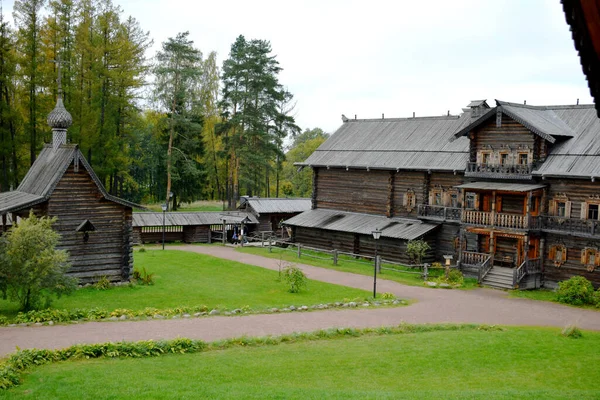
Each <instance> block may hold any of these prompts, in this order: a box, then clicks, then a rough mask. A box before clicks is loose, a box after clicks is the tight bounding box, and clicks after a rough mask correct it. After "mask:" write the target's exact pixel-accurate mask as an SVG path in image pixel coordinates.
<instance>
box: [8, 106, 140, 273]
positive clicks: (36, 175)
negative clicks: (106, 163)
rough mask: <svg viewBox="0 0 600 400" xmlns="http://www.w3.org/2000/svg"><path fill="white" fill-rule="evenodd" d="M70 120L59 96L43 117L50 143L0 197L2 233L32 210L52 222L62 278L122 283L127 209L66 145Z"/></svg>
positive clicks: (128, 252) (127, 251)
mask: <svg viewBox="0 0 600 400" xmlns="http://www.w3.org/2000/svg"><path fill="white" fill-rule="evenodd" d="M71 122H72V119H71V115H70V114H69V113H68V111H67V110H66V109H65V108H64V106H63V103H62V99H61V98H60V96H59V99H58V102H57V105H56V107H55V109H54V110H53V111H52V112H51V113H50V115H49V116H48V124H49V125H50V127H51V128H52V143H50V144H47V145H45V147H44V149H43V150H42V152H41V153H40V154H39V156H38V157H37V159H36V160H35V162H34V164H33V165H32V166H31V168H30V169H29V171H28V173H27V175H26V176H25V178H24V179H23V181H22V182H21V184H20V185H19V187H18V188H17V189H16V190H14V191H11V192H4V193H0V217H1V219H2V221H1V225H2V231H5V230H6V229H7V228H8V224H9V222H10V221H12V222H13V224H14V223H18V219H19V218H25V217H27V216H28V215H29V211H30V210H33V211H34V213H35V214H36V215H38V216H49V217H57V218H58V221H57V222H56V223H55V224H54V229H55V230H56V231H57V232H58V233H59V234H60V241H59V245H58V247H59V248H60V249H63V250H67V251H68V252H69V261H70V263H71V269H70V270H69V271H68V273H69V274H70V275H72V276H75V277H77V278H79V280H80V282H81V283H86V282H93V281H95V280H97V279H98V278H99V277H101V276H106V277H107V278H108V279H110V280H111V281H121V280H128V279H129V277H130V274H131V272H132V268H133V256H132V242H131V233H132V224H131V221H132V207H139V206H137V205H135V204H133V203H130V202H128V201H126V200H123V199H119V198H117V197H114V196H111V195H110V194H109V193H108V192H107V191H106V189H105V188H104V186H103V185H102V182H100V180H99V179H98V177H97V176H96V174H95V173H94V170H93V169H92V167H91V166H90V165H89V164H88V162H87V161H86V159H85V157H84V156H83V154H82V153H81V151H80V150H79V147H78V146H77V145H74V144H67V128H68V127H69V126H70V125H71Z"/></svg>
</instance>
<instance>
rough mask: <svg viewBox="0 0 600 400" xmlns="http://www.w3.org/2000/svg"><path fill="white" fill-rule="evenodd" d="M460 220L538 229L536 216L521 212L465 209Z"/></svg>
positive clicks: (513, 227) (471, 223)
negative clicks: (510, 212) (528, 215)
mask: <svg viewBox="0 0 600 400" xmlns="http://www.w3.org/2000/svg"><path fill="white" fill-rule="evenodd" d="M462 222H463V223H465V224H468V225H480V226H490V227H496V228H507V229H539V226H538V225H539V224H538V217H529V218H528V217H527V215H522V214H506V213H491V212H486V211H473V210H465V211H463V213H462Z"/></svg>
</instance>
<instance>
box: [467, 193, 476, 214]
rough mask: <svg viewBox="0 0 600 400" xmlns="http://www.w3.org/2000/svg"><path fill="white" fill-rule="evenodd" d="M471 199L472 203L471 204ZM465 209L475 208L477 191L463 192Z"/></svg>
mask: <svg viewBox="0 0 600 400" xmlns="http://www.w3.org/2000/svg"><path fill="white" fill-rule="evenodd" d="M471 201H472V204H471ZM464 206H465V210H477V193H473V192H467V193H465V204H464Z"/></svg>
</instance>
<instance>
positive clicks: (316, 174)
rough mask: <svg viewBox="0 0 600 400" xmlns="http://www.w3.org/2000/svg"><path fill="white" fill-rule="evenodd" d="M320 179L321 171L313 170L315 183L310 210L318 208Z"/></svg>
mask: <svg viewBox="0 0 600 400" xmlns="http://www.w3.org/2000/svg"><path fill="white" fill-rule="evenodd" d="M318 178H319V169H318V168H313V181H312V196H311V198H310V202H311V204H310V208H311V210H315V209H316V208H317V187H318V185H317V180H318Z"/></svg>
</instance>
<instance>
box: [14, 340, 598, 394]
mask: <svg viewBox="0 0 600 400" xmlns="http://www.w3.org/2000/svg"><path fill="white" fill-rule="evenodd" d="M598 349H600V333H596V332H584V336H583V337H582V338H580V339H570V338H565V337H562V336H561V335H560V334H559V330H558V329H549V328H506V329H504V330H501V331H499V330H491V331H484V330H464V331H430V332H419V333H409V334H392V335H365V336H360V337H356V338H348V337H344V338H340V339H329V340H320V341H300V342H297V343H291V344H281V345H274V346H263V347H248V348H244V347H240V346H237V347H233V348H228V349H225V350H220V351H208V352H204V353H197V354H188V355H169V356H164V357H158V358H145V359H97V360H88V361H70V362H61V363H57V364H52V365H47V366H43V367H40V368H36V369H34V370H33V371H32V372H31V373H29V374H27V375H26V376H25V382H24V384H23V385H22V386H19V387H17V388H15V389H11V390H9V391H7V392H4V393H2V395H4V396H5V398H7V399H15V398H60V399H85V398H94V399H109V398H110V399H114V398H127V399H144V398H161V399H163V398H165V399H179V398H211V399H233V398H235V399H282V398H285V399H397V398H402V399H440V398H443V399H464V398H469V399H486V400H489V399H514V398H519V399H541V398H543V399H578V400H581V399H597V398H599V397H600V368H596V367H595V366H596V365H598V363H600V351H599V350H598Z"/></svg>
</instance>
